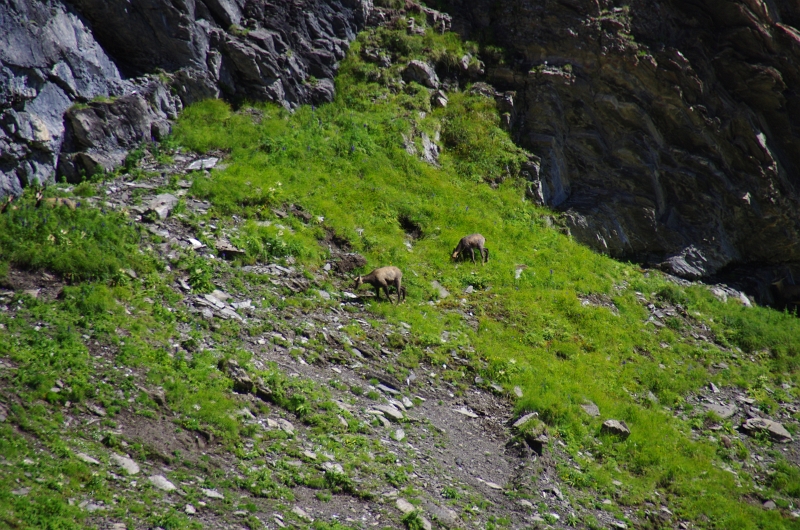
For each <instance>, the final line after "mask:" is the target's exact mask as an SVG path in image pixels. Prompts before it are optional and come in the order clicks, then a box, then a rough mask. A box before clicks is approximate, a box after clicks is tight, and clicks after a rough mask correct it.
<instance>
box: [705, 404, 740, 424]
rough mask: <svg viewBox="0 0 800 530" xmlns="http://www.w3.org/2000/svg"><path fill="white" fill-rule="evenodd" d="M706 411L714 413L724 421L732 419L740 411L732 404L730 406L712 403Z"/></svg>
mask: <svg viewBox="0 0 800 530" xmlns="http://www.w3.org/2000/svg"><path fill="white" fill-rule="evenodd" d="M706 409H708V410H709V411H711V412H713V413H714V414H716V415H717V416H719V417H720V418H722V419H723V420H727V419H728V418H730V417H731V416H733V415H734V414H736V411H737V410H738V408H737V407H736V405H734V404H732V403H731V404H728V405H718V404H716V403H712V404H709V405H706Z"/></svg>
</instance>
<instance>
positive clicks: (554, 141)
mask: <svg viewBox="0 0 800 530" xmlns="http://www.w3.org/2000/svg"><path fill="white" fill-rule="evenodd" d="M441 4H444V6H445V8H446V10H447V11H448V12H449V13H450V14H451V15H452V17H453V21H452V24H453V29H454V30H456V31H458V32H460V33H461V34H462V35H463V36H464V37H466V38H473V39H476V40H481V41H482V42H484V43H491V44H493V45H495V46H497V45H499V46H500V47H502V50H501V51H498V49H497V48H496V47H495V48H489V47H485V50H486V51H487V52H490V53H484V54H483V57H482V58H483V59H484V60H485V61H486V62H487V68H486V73H487V75H488V77H489V81H490V82H492V83H493V84H494V85H495V86H496V87H498V88H499V89H501V90H513V91H516V93H517V94H516V98H515V101H514V103H515V105H514V108H513V110H512V111H511V112H509V114H508V118H509V120H510V126H511V128H512V129H513V131H514V135H515V138H516V139H517V141H518V142H519V143H520V144H521V145H522V146H524V147H526V148H528V149H530V150H531V151H533V152H534V153H536V154H537V155H539V156H541V158H542V162H543V165H542V170H541V173H540V176H539V178H538V179H537V180H536V181H535V182H533V183H532V186H531V191H532V195H533V196H534V197H536V198H537V199H538V200H540V201H541V202H542V203H544V204H547V205H550V206H552V207H556V208H558V209H560V210H562V211H564V212H565V214H566V219H567V222H568V224H569V228H570V230H571V233H572V234H573V235H574V236H575V237H576V238H578V239H580V240H581V241H583V242H584V243H586V244H587V245H589V246H591V247H592V248H594V249H596V250H598V251H601V252H605V253H608V254H610V255H612V256H615V257H619V258H626V259H632V260H636V261H640V262H645V263H650V264H659V265H661V266H662V267H663V268H664V269H665V270H667V271H669V272H672V273H674V274H677V275H679V276H682V277H686V278H699V277H704V276H708V275H712V274H715V273H717V272H719V271H721V270H723V269H724V268H725V267H729V266H733V265H743V264H744V265H747V264H760V265H771V266H775V265H777V264H784V263H787V264H792V263H798V262H800V215H798V211H799V209H798V205H799V204H798V188H797V187H798V184H799V183H800V93H798V92H797V87H798V86H800V31H798V30H797V29H796V28H797V24H799V23H800V7H798V4H797V3H796V2H794V3H793V2H788V1H775V2H762V1H760V0H725V1H718V0H698V1H691V2H690V1H682V0H668V1H661V2H655V3H654V2H646V1H644V0H634V1H631V2H625V3H624V5H623V3H621V2H613V1H609V0H542V1H540V2H523V1H521V0H511V1H508V2H502V3H498V2H491V1H489V0H470V1H466V0H445V1H443V2H441Z"/></svg>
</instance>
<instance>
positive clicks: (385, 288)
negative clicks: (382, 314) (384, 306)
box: [383, 283, 394, 304]
mask: <svg viewBox="0 0 800 530" xmlns="http://www.w3.org/2000/svg"><path fill="white" fill-rule="evenodd" d="M383 290H384V291H386V299H387V300H389V303H390V304H393V303H394V302H392V297H391V296H390V295H389V284H388V283H385V284H383Z"/></svg>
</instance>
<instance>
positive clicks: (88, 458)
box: [75, 453, 100, 465]
mask: <svg viewBox="0 0 800 530" xmlns="http://www.w3.org/2000/svg"><path fill="white" fill-rule="evenodd" d="M75 458H77V459H78V460H80V461H82V462H86V463H87V464H93V465H97V464H99V463H100V462H99V461H98V460H96V459H94V458H92V457H91V456H89V455H87V454H86V453H75Z"/></svg>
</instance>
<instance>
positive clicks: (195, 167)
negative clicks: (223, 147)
mask: <svg viewBox="0 0 800 530" xmlns="http://www.w3.org/2000/svg"><path fill="white" fill-rule="evenodd" d="M217 162H219V158H217V157H215V156H212V157H208V158H201V159H199V160H195V161H194V162H192V163H191V164H189V165H188V166H186V171H202V170H204V169H212V168H213V167H214V166H216V165H217Z"/></svg>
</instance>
